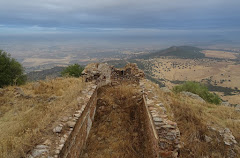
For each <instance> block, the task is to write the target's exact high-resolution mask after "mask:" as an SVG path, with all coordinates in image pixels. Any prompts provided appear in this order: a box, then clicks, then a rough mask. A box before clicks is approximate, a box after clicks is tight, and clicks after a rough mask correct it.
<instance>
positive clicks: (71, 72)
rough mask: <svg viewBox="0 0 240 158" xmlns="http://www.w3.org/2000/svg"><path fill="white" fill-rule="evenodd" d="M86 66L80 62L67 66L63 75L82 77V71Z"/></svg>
mask: <svg viewBox="0 0 240 158" xmlns="http://www.w3.org/2000/svg"><path fill="white" fill-rule="evenodd" d="M83 70H84V67H82V66H80V65H79V64H73V65H69V66H68V67H66V68H65V69H64V70H63V71H62V72H61V75H62V76H72V77H80V76H81V75H82V71H83Z"/></svg>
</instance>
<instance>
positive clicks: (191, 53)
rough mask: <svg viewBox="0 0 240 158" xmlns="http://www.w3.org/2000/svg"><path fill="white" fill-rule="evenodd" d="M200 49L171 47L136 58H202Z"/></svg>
mask: <svg viewBox="0 0 240 158" xmlns="http://www.w3.org/2000/svg"><path fill="white" fill-rule="evenodd" d="M201 51H202V49H200V48H197V47H192V46H172V47H170V48H167V49H164V50H160V51H156V52H153V53H150V54H145V55H141V56H138V57H137V58H142V59H149V58H156V57H161V56H175V57H179V58H191V59H192V58H204V57H205V55H204V54H203V53H202V52H201Z"/></svg>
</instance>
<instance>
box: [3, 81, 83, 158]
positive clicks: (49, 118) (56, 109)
mask: <svg viewBox="0 0 240 158" xmlns="http://www.w3.org/2000/svg"><path fill="white" fill-rule="evenodd" d="M15 88H16V87H6V88H5V89H4V93H3V94H2V96H0V103H1V104H0V111H1V115H0V129H1V130H0V157H4V158H16V157H25V156H26V155H25V154H26V152H27V151H29V150H30V149H32V147H33V146H34V145H36V144H37V143H40V142H41V141H43V140H42V139H41V138H44V137H45V136H46V135H47V136H48V137H50V136H51V135H52V132H51V130H52V127H51V126H52V124H53V123H54V122H55V121H56V120H58V118H60V117H62V116H63V115H65V116H66V114H67V113H68V112H70V111H73V110H74V109H76V108H77V106H78V104H77V99H76V98H77V97H78V96H79V95H80V94H81V90H82V89H84V84H83V83H82V79H81V78H65V79H64V78H58V79H54V80H49V81H40V82H38V83H29V84H26V85H24V86H21V87H20V88H21V89H22V91H23V92H24V93H25V96H20V95H17V94H16V89H15Z"/></svg>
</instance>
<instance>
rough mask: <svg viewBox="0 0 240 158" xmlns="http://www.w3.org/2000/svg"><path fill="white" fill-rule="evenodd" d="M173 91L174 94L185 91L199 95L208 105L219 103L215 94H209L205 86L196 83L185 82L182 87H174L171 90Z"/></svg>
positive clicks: (218, 98) (219, 100)
mask: <svg viewBox="0 0 240 158" xmlns="http://www.w3.org/2000/svg"><path fill="white" fill-rule="evenodd" d="M173 91H174V92H176V93H180V92H182V91H187V92H191V93H194V94H197V95H199V96H200V97H201V98H203V99H204V100H205V101H206V102H208V103H213V104H220V103H221V99H220V97H219V96H218V95H217V94H214V93H211V92H209V90H208V88H207V87H206V86H205V85H203V84H200V83H198V82H192V81H187V82H185V83H184V84H182V85H178V86H175V87H174V88H173Z"/></svg>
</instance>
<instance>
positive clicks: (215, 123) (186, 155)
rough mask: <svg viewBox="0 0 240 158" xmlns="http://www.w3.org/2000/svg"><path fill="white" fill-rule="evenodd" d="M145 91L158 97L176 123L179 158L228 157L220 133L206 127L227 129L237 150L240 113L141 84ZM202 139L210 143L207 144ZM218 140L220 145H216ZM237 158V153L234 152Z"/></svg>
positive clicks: (149, 83) (150, 83)
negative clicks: (180, 143) (235, 142)
mask: <svg viewBox="0 0 240 158" xmlns="http://www.w3.org/2000/svg"><path fill="white" fill-rule="evenodd" d="M144 85H145V87H146V89H148V90H150V89H151V91H152V94H151V95H152V96H149V97H150V98H151V97H157V98H158V100H159V101H161V102H162V103H164V106H165V108H166V110H167V115H168V118H169V119H170V120H175V121H176V122H177V124H178V127H179V129H180V132H181V142H183V143H182V149H181V151H180V157H182V158H201V157H202V158H203V157H204V156H209V157H213V158H224V157H227V147H226V146H225V145H224V144H223V142H222V140H221V139H222V137H221V136H220V135H219V132H216V131H213V130H209V128H208V127H209V126H211V127H216V128H221V129H223V128H229V129H230V130H231V131H232V133H233V135H234V136H235V138H236V140H237V142H238V146H240V133H239V131H240V113H239V112H237V111H235V109H234V108H232V107H225V106H219V105H214V104H208V103H201V102H199V101H198V100H194V99H191V98H188V97H183V96H180V95H175V94H174V93H164V92H163V91H161V90H160V89H159V87H158V85H157V84H154V83H152V82H150V81H147V80H146V81H144ZM205 136H208V137H211V138H212V139H213V141H211V142H210V143H207V142H206V141H205ZM218 140H220V141H221V143H220V142H218ZM235 152H236V153H238V155H237V157H240V150H239V151H235Z"/></svg>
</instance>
